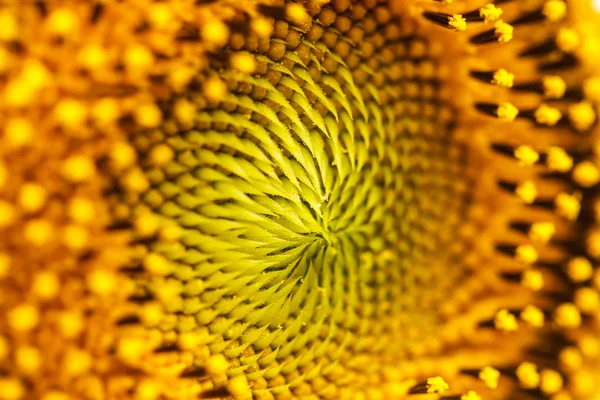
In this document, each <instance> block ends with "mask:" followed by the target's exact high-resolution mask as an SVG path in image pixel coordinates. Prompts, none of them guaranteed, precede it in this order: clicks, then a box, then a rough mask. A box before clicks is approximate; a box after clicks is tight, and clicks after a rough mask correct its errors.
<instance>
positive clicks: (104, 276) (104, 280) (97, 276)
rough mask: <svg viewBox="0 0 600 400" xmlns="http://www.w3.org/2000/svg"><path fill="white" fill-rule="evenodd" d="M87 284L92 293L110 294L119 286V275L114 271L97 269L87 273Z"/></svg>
mask: <svg viewBox="0 0 600 400" xmlns="http://www.w3.org/2000/svg"><path fill="white" fill-rule="evenodd" d="M86 284H87V287H88V289H90V291H91V292H92V293H95V294H99V295H101V296H104V295H108V294H110V293H112V292H113V291H114V290H115V289H116V288H117V276H116V275H115V273H114V272H112V271H107V270H104V269H96V270H93V271H92V272H90V273H89V274H88V275H87V277H86Z"/></svg>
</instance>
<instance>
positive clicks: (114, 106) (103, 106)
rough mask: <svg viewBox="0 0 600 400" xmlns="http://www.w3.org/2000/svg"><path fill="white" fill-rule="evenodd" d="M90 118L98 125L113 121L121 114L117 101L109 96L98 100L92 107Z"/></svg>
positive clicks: (108, 123)
mask: <svg viewBox="0 0 600 400" xmlns="http://www.w3.org/2000/svg"><path fill="white" fill-rule="evenodd" d="M91 113H92V118H93V119H94V121H95V122H96V124H98V125H99V126H106V125H110V124H112V123H115V122H116V121H117V120H118V119H119V117H120V116H121V110H120V109H119V103H118V102H117V101H116V100H115V99H112V98H110V97H107V98H104V99H101V100H98V101H97V102H96V103H95V104H94V105H93V107H92V111H91Z"/></svg>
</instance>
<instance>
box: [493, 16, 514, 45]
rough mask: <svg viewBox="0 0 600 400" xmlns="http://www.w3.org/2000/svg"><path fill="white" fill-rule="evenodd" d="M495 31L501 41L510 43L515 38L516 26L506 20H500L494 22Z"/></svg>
mask: <svg viewBox="0 0 600 400" xmlns="http://www.w3.org/2000/svg"><path fill="white" fill-rule="evenodd" d="M494 28H495V29H494V33H495V34H496V38H497V39H498V41H499V42H500V43H508V42H510V41H511V40H512V38H513V32H514V27H513V26H512V25H510V24H507V23H506V22H504V21H502V20H499V21H496V23H495V24H494Z"/></svg>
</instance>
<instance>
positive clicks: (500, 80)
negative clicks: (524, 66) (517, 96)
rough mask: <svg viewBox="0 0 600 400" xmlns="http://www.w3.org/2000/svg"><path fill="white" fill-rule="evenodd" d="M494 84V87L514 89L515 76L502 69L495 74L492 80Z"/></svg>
mask: <svg viewBox="0 0 600 400" xmlns="http://www.w3.org/2000/svg"><path fill="white" fill-rule="evenodd" d="M492 83H493V84H494V85H498V86H504V87H507V88H511V87H513V84H514V83H515V75H514V74H511V73H510V72H508V71H507V70H505V69H502V68H501V69H499V70H498V71H496V72H494V77H493V78H492Z"/></svg>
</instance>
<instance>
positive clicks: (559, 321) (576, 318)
mask: <svg viewBox="0 0 600 400" xmlns="http://www.w3.org/2000/svg"><path fill="white" fill-rule="evenodd" d="M554 322H556V325H558V326H559V327H561V328H567V329H570V328H579V326H580V325H581V313H580V312H579V309H578V308H577V306H576V305H575V304H573V303H563V304H561V305H559V306H558V307H556V310H555V314H554Z"/></svg>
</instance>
